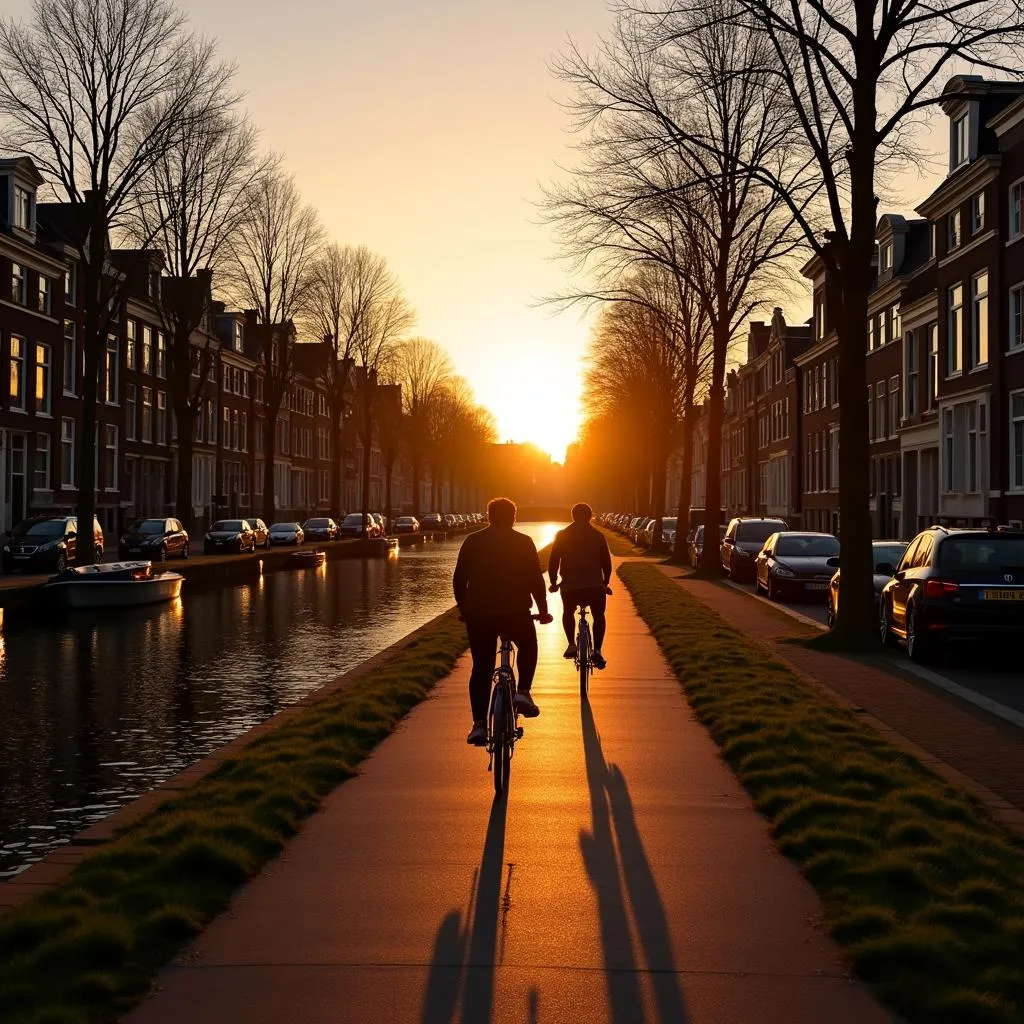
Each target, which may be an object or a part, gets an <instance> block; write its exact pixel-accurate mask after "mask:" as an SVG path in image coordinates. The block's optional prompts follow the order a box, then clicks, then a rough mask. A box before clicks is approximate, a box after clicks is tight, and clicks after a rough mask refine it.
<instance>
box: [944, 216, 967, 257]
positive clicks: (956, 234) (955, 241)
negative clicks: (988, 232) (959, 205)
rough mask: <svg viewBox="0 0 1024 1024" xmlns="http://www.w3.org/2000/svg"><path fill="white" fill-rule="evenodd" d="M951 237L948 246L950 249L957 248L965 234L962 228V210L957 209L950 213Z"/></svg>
mask: <svg viewBox="0 0 1024 1024" xmlns="http://www.w3.org/2000/svg"><path fill="white" fill-rule="evenodd" d="M948 224H949V237H948V239H947V242H948V243H949V244H948V245H947V246H946V248H947V249H949V250H952V249H956V248H958V247H959V245H960V241H961V239H962V238H963V234H962V232H961V228H960V211H959V210H956V211H954V212H953V213H951V214H950V215H949V220H948Z"/></svg>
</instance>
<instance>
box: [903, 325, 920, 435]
mask: <svg viewBox="0 0 1024 1024" xmlns="http://www.w3.org/2000/svg"><path fill="white" fill-rule="evenodd" d="M903 373H904V377H905V379H906V384H905V386H904V388H903V415H904V416H905V417H906V418H907V419H908V420H909V419H913V418H914V417H915V416H916V415H917V338H916V337H915V336H914V332H913V331H907V334H906V337H905V338H904V341H903Z"/></svg>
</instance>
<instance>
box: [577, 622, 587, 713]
mask: <svg viewBox="0 0 1024 1024" xmlns="http://www.w3.org/2000/svg"><path fill="white" fill-rule="evenodd" d="M576 646H577V649H578V651H579V655H578V657H579V662H580V696H581V697H586V696H587V688H588V680H589V676H590V630H589V629H586V628H583V629H581V630H580V636H579V641H578V643H577V645H576Z"/></svg>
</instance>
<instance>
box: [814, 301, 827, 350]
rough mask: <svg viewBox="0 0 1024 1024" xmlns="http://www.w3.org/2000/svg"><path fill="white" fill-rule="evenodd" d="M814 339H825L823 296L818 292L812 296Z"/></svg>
mask: <svg viewBox="0 0 1024 1024" xmlns="http://www.w3.org/2000/svg"><path fill="white" fill-rule="evenodd" d="M814 337H815V339H816V340H817V341H821V339H822V338H824V337H825V295H824V293H823V292H818V293H817V295H815V296H814Z"/></svg>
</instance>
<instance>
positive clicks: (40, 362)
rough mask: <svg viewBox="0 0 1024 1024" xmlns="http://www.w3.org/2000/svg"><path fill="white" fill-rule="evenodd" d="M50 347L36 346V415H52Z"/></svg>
mask: <svg viewBox="0 0 1024 1024" xmlns="http://www.w3.org/2000/svg"><path fill="white" fill-rule="evenodd" d="M50 406H51V394H50V346H49V345H36V413H37V414H42V415H44V416H49V415H50Z"/></svg>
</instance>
